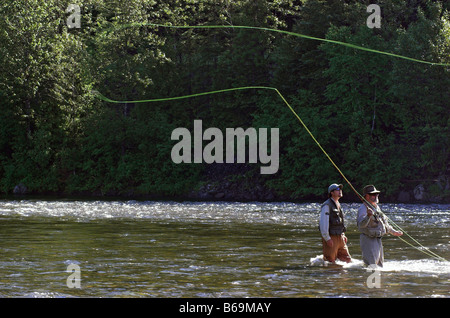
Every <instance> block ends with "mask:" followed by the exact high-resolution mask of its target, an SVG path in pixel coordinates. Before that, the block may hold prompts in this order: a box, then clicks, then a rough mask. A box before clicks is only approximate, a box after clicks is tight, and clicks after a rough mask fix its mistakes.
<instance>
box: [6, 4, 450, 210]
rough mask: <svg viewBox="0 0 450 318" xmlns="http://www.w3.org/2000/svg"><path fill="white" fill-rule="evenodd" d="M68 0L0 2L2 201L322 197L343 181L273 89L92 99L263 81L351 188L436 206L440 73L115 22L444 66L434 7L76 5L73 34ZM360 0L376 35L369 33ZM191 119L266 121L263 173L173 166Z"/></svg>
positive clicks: (444, 116) (445, 71)
mask: <svg viewBox="0 0 450 318" xmlns="http://www.w3.org/2000/svg"><path fill="white" fill-rule="evenodd" d="M71 3H74V2H73V0H72V1H62V0H47V1H40V0H14V1H13V0H6V1H2V2H1V3H0V15H1V19H0V193H3V194H12V193H13V192H14V193H22V194H23V193H26V194H39V195H49V194H58V195H72V196H74V195H94V196H97V195H102V196H121V197H135V198H152V199H154V198H163V199H174V200H183V199H206V200H210V199H220V200H265V201H267V200H268V201H270V200H292V201H297V200H300V201H301V200H323V199H324V198H325V197H326V189H327V187H328V185H329V184H331V183H335V182H339V183H342V182H343V181H344V180H343V179H342V177H341V176H340V175H339V173H338V172H337V171H336V170H335V168H334V167H333V166H332V165H331V164H330V162H329V161H328V159H327V158H326V157H325V156H324V155H323V153H322V152H321V150H320V149H319V148H318V147H317V145H316V144H315V143H314V142H313V140H312V139H311V137H310V136H309V135H308V134H307V133H306V131H305V130H304V128H303V127H302V126H301V125H300V124H299V123H298V121H297V119H296V118H295V117H294V116H293V114H292V113H291V111H290V110H289V109H288V108H287V107H286V105H284V104H283V102H282V101H281V100H280V98H279V97H278V96H277V95H276V94H273V92H270V91H255V90H246V91H239V92H228V93H224V94H216V95H208V96H203V97H197V98H192V99H185V100H182V101H172V102H159V103H134V104H131V103H128V104H112V103H107V102H105V101H102V100H99V99H98V98H96V96H95V93H94V92H93V91H94V90H97V91H99V92H101V93H102V94H103V95H105V96H107V97H109V98H111V99H114V100H142V99H152V98H162V97H173V96H181V95H187V94H194V93H200V92H206V91H213V90H220V89H228V88H234V87H241V86H254V85H261V86H271V87H276V88H277V89H279V90H280V92H281V93H282V94H283V96H285V97H286V99H287V100H288V101H289V103H290V104H291V105H292V106H293V108H294V109H295V110H296V112H297V113H298V114H299V115H300V117H301V118H302V119H303V121H304V122H305V124H306V125H307V126H308V127H309V129H310V130H311V131H312V133H313V134H314V136H315V137H316V138H317V140H318V141H319V142H320V143H321V144H322V146H323V147H324V149H326V151H327V152H328V153H329V154H330V156H331V158H333V160H334V161H335V162H336V163H337V165H338V166H339V167H340V169H341V170H342V171H343V172H344V174H345V175H346V176H347V178H348V179H349V180H351V181H352V183H353V185H354V186H355V187H356V188H357V189H358V190H360V191H361V189H362V187H363V186H364V185H366V184H374V185H376V187H377V188H380V189H381V190H382V191H383V196H384V198H383V200H384V201H385V200H391V201H396V200H399V201H406V202H410V201H414V200H416V199H418V200H431V201H437V202H449V201H450V182H449V179H450V166H449V162H450V160H449V157H450V140H449V136H450V128H449V127H450V117H449V100H450V90H449V87H450V74H449V72H450V68H449V67H445V66H435V65H434V66H433V65H427V64H422V63H415V62H412V61H408V60H403V59H399V58H394V57H390V56H386V55H380V54H374V53H370V52H365V51H360V50H355V49H351V48H348V47H343V46H339V45H334V44H330V43H324V42H320V41H313V40H308V39H302V38H298V37H293V36H288V35H282V34H278V33H273V32H268V31H256V30H243V29H229V28H228V29H198V30H193V29H168V28H161V27H159V28H156V27H152V26H140V27H130V28H120V26H122V25H124V24H129V23H160V24H167V25H226V26H232V25H246V26H258V27H268V28H274V29H280V30H287V31H292V32H297V33H302V34H306V35H310V36H314V37H320V38H327V39H333V40H338V41H343V42H348V43H352V44H356V45H359V46H363V47H368V48H372V49H376V50H380V51H386V52H391V53H395V54H399V55H404V56H408V57H412V58H416V59H421V60H426V61H430V62H436V63H450V3H449V2H448V1H444V0H442V1H421V0H408V1H394V0H390V1H388V0H385V1H351V0H347V1H334V0H330V1H319V0H303V1H294V0H290V1H282V0H272V1H262V0H242V1H229V0H204V1H200V0H164V1H156V0H127V1H106V0H87V1H81V2H79V3H78V4H79V5H80V8H81V12H80V13H81V27H80V28H72V29H71V28H69V27H68V25H67V19H68V17H69V15H70V12H69V13H68V12H66V9H67V7H68V6H69V4H71ZM75 3H76V2H75ZM370 3H376V4H378V5H379V6H380V8H381V28H372V29H371V28H369V27H368V26H367V24H366V20H367V18H368V16H369V15H370V13H367V12H366V9H367V6H368V5H369V4H370ZM105 30H114V31H110V32H103V31H105ZM194 119H201V120H202V121H203V127H217V128H219V129H223V130H224V129H225V128H227V127H243V128H244V129H245V128H248V127H255V128H260V127H277V128H279V130H280V168H279V170H278V172H277V173H276V174H273V175H261V174H260V173H259V168H260V164H209V165H208V164H175V163H173V162H172V160H171V156H170V153H171V149H172V147H173V146H174V144H175V143H176V142H175V141H172V140H171V132H172V131H173V130H174V129H175V128H177V127H187V128H188V129H192V127H193V121H194ZM344 189H345V191H344V195H345V198H346V199H347V200H357V198H356V196H354V195H352V194H351V193H350V191H349V188H348V187H345V185H344ZM418 190H421V191H418Z"/></svg>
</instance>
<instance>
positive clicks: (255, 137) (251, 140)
mask: <svg viewBox="0 0 450 318" xmlns="http://www.w3.org/2000/svg"><path fill="white" fill-rule="evenodd" d="M171 139H172V140H179V142H178V143H177V144H175V145H174V146H173V148H172V152H171V157H172V161H173V162H174V163H177V164H178V163H192V162H193V163H202V162H205V163H208V164H209V163H224V162H225V163H235V149H236V158H237V159H236V163H246V149H245V148H246V147H245V145H246V139H247V140H248V162H249V163H257V162H258V159H259V162H260V163H262V164H266V165H267V166H262V167H261V170H260V171H261V174H274V173H277V171H278V166H279V130H278V128H271V129H270V154H269V153H268V149H267V144H268V142H269V140H268V135H267V128H259V129H258V132H257V130H256V129H255V128H251V127H250V128H247V129H246V130H244V129H243V128H226V130H225V144H224V136H223V133H222V131H221V130H220V129H218V128H208V129H206V130H205V131H203V127H202V121H201V120H194V136H193V138H192V136H191V132H190V131H189V130H188V129H187V128H183V127H179V128H176V129H174V130H173V131H172V136H171ZM192 139H193V140H192ZM204 140H208V141H210V142H209V143H208V144H207V145H205V147H204V148H203V141H204ZM235 141H236V143H235ZM192 142H193V146H194V147H193V150H194V151H193V156H192ZM224 146H225V149H224ZM224 152H225V157H224ZM192 157H193V159H192Z"/></svg>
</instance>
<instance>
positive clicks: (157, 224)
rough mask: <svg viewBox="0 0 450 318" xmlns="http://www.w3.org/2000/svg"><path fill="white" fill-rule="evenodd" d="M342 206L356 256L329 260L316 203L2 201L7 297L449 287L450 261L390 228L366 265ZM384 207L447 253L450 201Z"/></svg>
mask: <svg viewBox="0 0 450 318" xmlns="http://www.w3.org/2000/svg"><path fill="white" fill-rule="evenodd" d="M342 206H343V208H344V211H346V219H347V224H348V232H347V237H348V239H349V242H348V245H349V250H350V253H351V254H352V257H353V258H354V262H353V263H351V264H348V265H343V264H341V265H342V266H336V265H331V266H327V264H323V262H321V257H320V255H321V241H320V234H319V232H318V229H317V223H318V211H319V209H320V204H319V203H256V202H254V203H230V202H206V203H205V202H153V201H152V202H140V201H82V200H81V201H76V200H0V248H1V254H2V257H1V259H0V297H450V266H449V265H450V263H449V262H448V261H439V260H436V259H433V258H432V257H430V256H427V255H425V254H424V253H422V252H420V251H419V250H417V249H414V248H412V247H410V246H408V245H407V244H406V243H404V242H402V241H401V240H399V239H398V238H395V237H393V236H387V237H385V238H383V244H384V250H385V266H384V268H383V269H382V270H381V271H379V272H372V271H369V270H368V269H366V268H365V267H364V266H363V264H362V262H361V250H360V247H359V233H358V232H357V229H356V224H355V219H356V214H357V209H358V206H359V204H357V203H352V204H345V203H343V204H342ZM381 207H382V209H383V211H384V212H385V213H386V214H387V215H388V216H389V217H390V218H391V219H392V220H393V221H395V222H396V223H397V224H399V225H400V226H401V227H402V228H403V229H404V230H406V231H407V232H408V233H409V234H410V235H411V236H413V237H414V238H415V239H417V240H418V241H419V242H420V243H421V244H423V245H424V246H425V247H427V248H430V249H431V250H432V251H433V252H435V253H437V254H439V255H440V256H442V257H444V258H445V259H447V260H448V259H450V205H437V204H430V205H405V204H382V205H381ZM72 264H74V265H75V268H76V270H75V271H74V272H73V271H70V270H69V272H68V271H67V269H68V267H69V266H74V265H72ZM69 268H70V267H69ZM371 275H377V276H371ZM78 277H79V278H80V280H79V281H78V280H76V278H78ZM374 277H375V278H374ZM370 279H372V280H371V281H372V282H378V285H375V287H374V286H373V285H371V286H372V287H373V288H369V285H368V280H370ZM374 279H376V280H374ZM70 287H72V288H70ZM77 287H79V288H77Z"/></svg>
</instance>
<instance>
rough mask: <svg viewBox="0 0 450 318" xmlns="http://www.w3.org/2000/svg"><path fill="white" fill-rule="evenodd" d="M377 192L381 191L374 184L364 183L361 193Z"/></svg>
mask: <svg viewBox="0 0 450 318" xmlns="http://www.w3.org/2000/svg"><path fill="white" fill-rule="evenodd" d="M377 193H381V192H380V191H378V190H377V188H375V186H373V185H366V186H365V187H364V189H363V195H366V194H377Z"/></svg>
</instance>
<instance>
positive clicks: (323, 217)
mask: <svg viewBox="0 0 450 318" xmlns="http://www.w3.org/2000/svg"><path fill="white" fill-rule="evenodd" d="M319 226H320V233H321V234H322V237H323V239H324V240H325V241H329V240H331V237H330V233H329V227H330V209H329V207H328V206H327V205H324V206H323V207H322V210H320V220H319Z"/></svg>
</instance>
